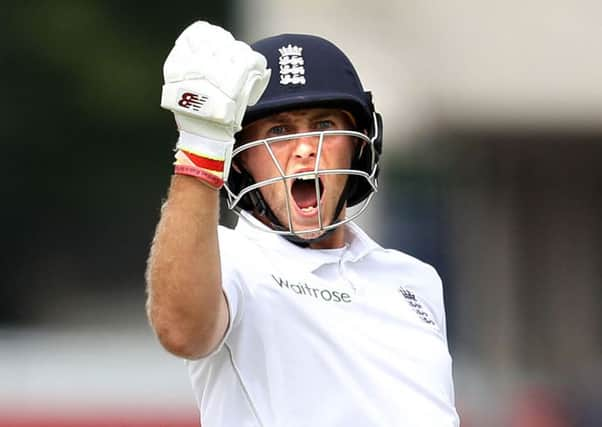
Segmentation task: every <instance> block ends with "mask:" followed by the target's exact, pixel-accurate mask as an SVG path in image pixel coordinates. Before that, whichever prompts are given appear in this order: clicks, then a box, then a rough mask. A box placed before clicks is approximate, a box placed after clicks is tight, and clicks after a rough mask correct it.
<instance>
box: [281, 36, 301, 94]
mask: <svg viewBox="0 0 602 427" xmlns="http://www.w3.org/2000/svg"><path fill="white" fill-rule="evenodd" d="M278 51H279V52H280V60H279V64H280V84H281V85H288V84H293V85H298V84H301V85H304V84H305V68H303V64H304V63H305V62H304V61H303V56H301V54H302V52H303V48H302V47H298V46H291V45H290V44H289V45H288V46H283V47H281V48H280V49H278Z"/></svg>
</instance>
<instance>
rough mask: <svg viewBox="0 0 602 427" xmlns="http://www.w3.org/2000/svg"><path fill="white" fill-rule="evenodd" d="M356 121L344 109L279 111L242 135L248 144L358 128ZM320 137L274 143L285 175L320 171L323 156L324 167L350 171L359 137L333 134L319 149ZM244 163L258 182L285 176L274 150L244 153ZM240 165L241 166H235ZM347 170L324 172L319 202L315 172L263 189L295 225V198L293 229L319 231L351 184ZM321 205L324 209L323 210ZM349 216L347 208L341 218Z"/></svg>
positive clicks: (284, 221) (279, 212) (279, 213)
mask: <svg viewBox="0 0 602 427" xmlns="http://www.w3.org/2000/svg"><path fill="white" fill-rule="evenodd" d="M352 121H353V119H352V118H351V116H350V115H349V114H348V113H346V112H345V111H342V110H340V109H331V108H309V109H302V110H294V111H289V112H283V113H279V114H275V115H272V116H269V117H266V118H263V119H260V120H257V121H255V122H253V123H251V124H250V125H248V126H246V127H245V128H244V129H243V130H242V132H241V133H240V135H239V140H240V141H242V143H243V144H244V143H246V142H249V141H256V140H261V139H266V138H274V137H279V136H286V135H292V134H296V133H302V132H320V131H332V130H353V122H352ZM319 141H320V137H319V136H316V135H314V136H307V137H298V138H294V139H289V140H285V141H278V142H274V143H271V144H270V148H271V151H272V153H273V155H274V157H275V159H276V161H277V162H278V164H279V165H280V168H281V169H282V172H283V174H284V175H291V174H295V173H300V172H310V171H313V170H315V168H316V163H317V161H318V157H319V170H320V171H323V170H329V169H349V168H350V166H351V160H352V156H353V154H354V153H355V151H356V144H359V143H360V142H358V141H357V140H356V138H353V137H352V136H348V135H328V136H325V137H324V139H323V143H322V150H321V153H320V154H319V156H318V151H319V148H318V147H319ZM238 164H239V165H240V166H241V167H243V168H244V169H245V170H246V171H247V172H249V173H250V174H251V176H252V177H253V179H254V180H255V182H261V181H264V180H267V179H270V178H277V177H281V176H282V175H281V173H280V171H279V170H278V167H277V165H276V164H275V162H274V160H273V158H272V155H271V154H270V151H269V150H268V149H267V147H266V146H265V145H258V146H255V147H253V148H250V149H248V150H245V151H243V152H242V153H241V154H240V159H239V161H238ZM235 167H236V166H235ZM347 179H348V175H346V174H320V175H319V184H318V186H319V190H320V199H319V200H317V192H316V180H315V178H314V176H306V177H305V179H303V178H301V179H299V178H297V179H294V178H290V179H286V180H284V181H283V180H281V179H280V180H277V181H276V182H275V183H273V184H270V185H267V186H264V187H261V188H260V191H261V194H262V196H263V198H264V200H265V201H266V202H267V204H268V205H269V206H270V208H271V209H272V211H273V212H274V214H275V215H276V217H277V218H278V220H279V221H280V223H281V224H283V225H285V226H287V225H288V224H289V209H287V197H288V200H290V205H289V206H290V219H291V223H292V225H293V230H295V231H296V232H298V231H302V230H311V229H316V228H318V227H319V226H320V221H319V219H318V217H319V215H318V212H320V214H321V218H322V226H326V225H329V224H331V223H332V221H333V219H336V218H334V215H335V212H336V207H337V204H338V203H339V200H340V197H341V194H342V192H343V189H344V187H345V184H346V182H347ZM318 206H319V209H318ZM342 216H344V209H343V210H342V211H341V212H340V214H339V218H340V217H342ZM320 234H322V232H316V233H304V234H302V237H304V238H315V237H318V236H319V235H320Z"/></svg>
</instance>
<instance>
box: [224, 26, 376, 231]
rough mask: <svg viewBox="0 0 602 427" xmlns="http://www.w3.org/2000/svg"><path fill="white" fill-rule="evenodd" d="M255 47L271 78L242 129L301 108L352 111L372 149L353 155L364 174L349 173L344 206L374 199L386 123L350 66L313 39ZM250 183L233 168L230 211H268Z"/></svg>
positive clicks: (294, 37) (280, 39)
mask: <svg viewBox="0 0 602 427" xmlns="http://www.w3.org/2000/svg"><path fill="white" fill-rule="evenodd" d="M251 48H253V49H254V50H255V51H257V52H259V53H261V54H263V55H264V56H265V58H266V59H267V63H268V68H270V69H271V71H272V73H271V76H270V81H269V83H268V86H267V88H266V90H265V92H264V93H263V94H262V96H261V98H260V99H259V101H258V102H257V103H256V104H255V105H253V106H250V107H248V108H247V111H246V113H245V116H244V118H243V127H244V126H245V125H248V124H250V123H252V122H254V121H256V120H258V119H261V118H264V117H266V116H269V115H272V114H276V113H279V112H282V111H290V110H295V109H302V108H316V107H320V108H340V109H342V110H345V111H347V112H349V113H350V114H351V115H352V116H353V118H354V121H355V129H350V131H356V132H359V133H362V134H364V135H365V136H366V137H367V138H365V139H366V140H367V141H368V145H369V146H368V147H367V148H366V147H364V148H362V149H361V151H360V152H358V153H357V155H356V156H354V161H353V164H352V165H351V169H352V170H354V171H359V172H361V174H358V173H355V174H354V173H351V174H349V182H348V184H347V189H346V191H345V192H344V193H343V196H342V200H341V203H340V205H341V206H343V205H345V206H354V205H357V204H359V203H360V202H363V201H366V199H370V198H371V196H372V195H373V193H374V192H375V190H376V188H377V176H378V161H379V157H380V155H381V152H382V119H381V116H380V115H379V114H378V113H377V112H376V111H375V109H374V104H373V102H372V94H371V93H370V92H368V91H365V90H364V88H363V86H362V83H361V81H360V78H359V76H358V74H357V72H356V71H355V68H354V67H353V64H352V63H351V61H350V60H349V59H348V58H347V56H346V55H345V54H344V53H343V52H342V51H341V50H340V49H339V48H338V47H337V46H335V45H334V44H333V43H331V42H330V41H328V40H326V39H323V38H321V37H317V36H314V35H305V34H281V35H277V36H273V37H269V38H266V39H262V40H259V41H257V42H256V43H254V44H252V45H251ZM249 184H253V183H252V182H249V177H248V174H245V173H244V172H243V173H242V174H241V173H240V172H239V171H236V170H235V168H232V169H231V171H230V174H229V178H228V182H227V188H226V190H227V193H228V195H229V202H230V206H231V207H236V206H238V207H239V208H242V209H246V210H257V209H258V208H260V209H261V210H265V206H258V204H260V205H261V204H262V201H261V195H260V194H259V191H257V189H253V190H251V191H250V192H248V193H244V190H245V188H246V187H248V186H249ZM362 211H363V209H362ZM276 225H278V224H276Z"/></svg>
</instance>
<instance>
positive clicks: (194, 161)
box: [174, 149, 224, 190]
mask: <svg viewBox="0 0 602 427" xmlns="http://www.w3.org/2000/svg"><path fill="white" fill-rule="evenodd" d="M175 159H176V160H175V162H174V173H176V174H178V175H189V176H193V177H195V178H197V179H199V180H200V181H203V182H204V183H205V184H208V185H209V186H211V187H213V188H215V189H216V190H219V189H220V188H222V187H223V185H224V161H223V160H218V159H211V158H209V157H203V156H199V155H198V154H194V153H191V152H188V151H185V150H182V149H180V150H178V151H176V154H175Z"/></svg>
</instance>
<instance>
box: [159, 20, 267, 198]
mask: <svg viewBox="0 0 602 427" xmlns="http://www.w3.org/2000/svg"><path fill="white" fill-rule="evenodd" d="M266 66H267V61H266V59H265V57H264V56H263V55H261V54H259V53H257V52H255V51H254V50H252V49H251V48H250V47H249V46H248V45H247V44H246V43H243V42H241V41H237V40H235V39H234V37H232V34H230V33H229V32H228V31H226V30H224V29H223V28H221V27H218V26H215V25H211V24H209V23H207V22H202V21H197V22H195V23H194V24H192V25H190V26H189V27H188V28H186V29H185V30H184V31H183V32H182V34H180V36H179V37H178V38H177V40H176V42H175V45H174V47H173V49H172V50H171V52H170V53H169V55H168V56H167V59H166V60H165V64H164V66H163V75H164V78H165V84H164V85H163V93H162V96H161V107H163V108H165V109H167V110H171V111H172V112H173V113H174V116H175V120H176V123H177V126H178V129H179V131H180V137H179V139H178V143H177V145H176V155H175V158H176V160H175V162H174V165H175V173H177V174H184V175H192V176H195V177H197V178H199V179H200V180H201V181H203V182H205V183H207V184H209V185H211V186H212V187H214V188H221V186H222V185H223V183H224V181H225V180H227V179H228V172H229V169H230V161H231V157H232V147H233V145H234V134H235V133H236V132H238V131H239V130H240V129H241V122H242V118H243V116H244V114H245V111H246V108H247V106H248V105H253V104H255V103H256V102H257V101H258V100H259V98H260V97H261V94H262V93H263V91H264V90H265V88H266V86H267V85H268V82H269V79H270V70H268V69H266Z"/></svg>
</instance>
